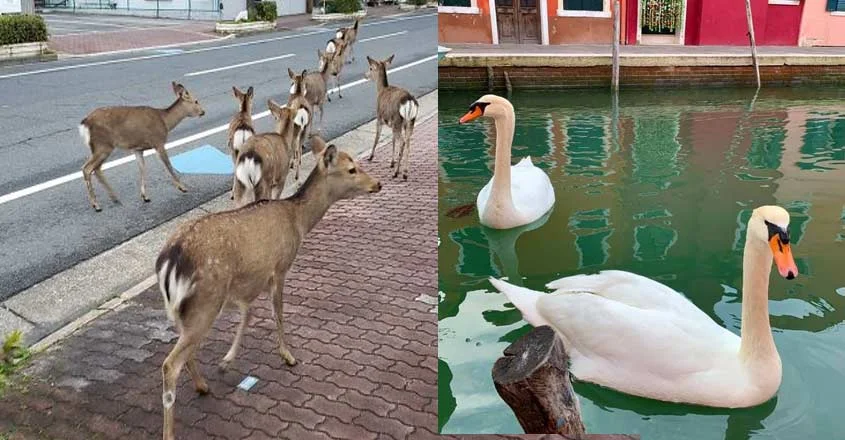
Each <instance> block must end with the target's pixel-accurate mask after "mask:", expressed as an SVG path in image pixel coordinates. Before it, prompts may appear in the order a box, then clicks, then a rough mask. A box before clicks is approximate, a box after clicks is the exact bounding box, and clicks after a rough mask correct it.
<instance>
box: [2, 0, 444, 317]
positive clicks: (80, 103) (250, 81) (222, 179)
mask: <svg viewBox="0 0 845 440" xmlns="http://www.w3.org/2000/svg"><path fill="white" fill-rule="evenodd" d="M436 28H437V17H436V15H435V14H430V13H426V14H416V15H406V16H402V17H393V18H384V19H373V20H366V21H365V22H364V23H363V24H362V28H361V31H360V32H359V35H358V43H357V46H356V48H355V55H356V58H357V59H356V61H355V63H354V64H352V65H348V66H347V67H346V69H345V72H344V76H343V84H348V83H352V84H353V85H351V86H350V87H348V88H346V89H345V90H343V99H336V97H332V102H331V103H329V104H328V105H327V106H326V114H325V122H324V127H323V131H322V134H323V135H324V137H326V138H327V139H330V138H333V137H336V136H338V135H340V134H342V133H344V132H346V131H349V130H351V129H353V128H355V127H357V126H359V125H361V124H362V123H365V122H367V121H369V120H371V119H373V118H374V117H375V95H376V93H375V85H374V84H373V83H371V82H364V83H362V84H355V83H354V82H355V81H357V80H360V79H362V78H363V74H364V72H365V71H366V58H365V56H366V55H371V56H373V57H375V58H386V57H387V56H389V55H391V54H395V55H396V58H395V59H394V62H393V65H392V68H394V69H397V68H398V69H397V71H396V72H393V73H391V74H389V80H390V82H391V83H392V84H396V85H400V86H403V87H406V88H408V89H409V90H410V91H411V92H412V93H413V94H414V95H416V96H420V95H423V94H425V93H428V92H430V91H432V90H434V89H436V88H437V71H436V56H435V54H436V48H435V46H436V41H437V33H436ZM333 31H334V27H326V28H319V27H318V28H308V29H303V30H298V31H289V32H279V33H269V34H260V35H255V36H251V37H244V38H237V39H230V40H227V41H222V42H217V43H210V44H204V45H198V46H191V47H190V48H186V49H183V50H160V51H148V52H140V53H132V54H129V55H122V56H111V57H96V58H85V59H76V60H61V61H56V62H50V63H38V64H30V65H25V66H14V67H8V68H4V69H0V132H2V133H3V136H2V138H0V300H2V299H5V298H8V297H10V296H12V295H14V294H15V293H17V292H19V291H21V290H23V289H25V288H27V287H29V286H31V285H33V284H35V283H37V282H39V281H41V280H44V279H46V278H48V277H50V276H52V275H54V274H56V273H58V272H61V271H62V270H65V269H67V268H69V267H71V266H73V265H75V264H77V263H79V262H80V261H83V260H85V259H87V258H90V257H92V256H94V255H97V254H99V253H101V252H103V251H105V250H108V249H110V248H112V247H114V246H116V245H118V244H120V243H122V242H124V241H126V240H128V239H130V238H132V237H134V236H136V235H138V234H140V233H142V232H144V231H146V230H148V229H151V228H153V227H155V226H157V225H159V224H161V223H164V222H166V221H167V220H169V219H172V218H173V217H176V216H177V215H180V214H182V213H184V212H186V211H188V210H190V209H193V208H195V207H196V206H198V205H200V204H202V203H204V202H206V201H208V200H211V199H212V198H214V197H216V196H219V195H221V194H223V193H224V192H226V191H227V190H228V189H230V188H231V177H230V176H227V175H198V174H185V175H183V176H182V181H183V182H184V183H185V185H187V186H188V191H189V192H188V193H186V194H182V193H180V192H179V191H178V190H177V189H176V188H175V187H173V185H172V183H171V181H170V179H169V177H167V174H166V172H165V170H164V167H163V165H162V164H161V162H160V160H159V159H158V158H157V157H156V156H148V157H147V160H146V162H147V173H148V180H147V195H148V196H149V197H150V198H151V199H152V201H151V202H150V203H143V202H142V201H141V199H140V195H139V182H138V166H137V164H136V163H134V161H133V162H130V163H125V164H122V165H118V166H116V167H114V168H111V169H107V170H106V171H105V174H106V178H107V179H108V180H109V182H110V183H111V184H112V186H113V187H114V189H115V191H116V192H117V194H118V196H119V197H120V199H121V201H122V205H113V204H112V203H111V202H110V201H109V199H108V197H107V195H106V193H105V190H104V189H103V188H102V186H100V185H99V184H98V183H97V182H96V179H94V182H95V183H94V186H95V190H96V192H97V196H98V200H99V201H100V204H101V206H102V207H103V211H102V212H100V213H96V212H95V211H94V210H93V209H92V208H91V207H90V206H89V204H88V200H87V197H86V191H85V185H84V183H83V181H82V179H81V178H68V179H67V180H68V181H67V182H64V183H59V184H55V185H53V184H47V185H50V187H49V188H47V189H43V190H40V191H37V192H33V193H31V194H26V195H25V194H23V193H22V192H21V191H24V190H27V189H30V190H31V189H40V188H43V187H44V186H45V182H49V181H51V180H52V179H56V178H61V177H62V176H66V175H70V174H72V173H76V172H78V171H79V170H80V169H81V167H82V164H83V163H84V162H85V160H86V159H87V157H88V155H89V151H88V148H87V147H86V146H84V145H83V143H82V141H81V140H80V138H79V135H78V132H77V126H78V124H79V122H80V121H81V120H82V119H83V118H84V117H85V116H86V115H87V114H88V113H89V112H90V111H91V110H93V109H94V108H96V107H100V106H106V105H152V106H156V107H166V106H168V105H169V104H170V103H171V102H172V101H173V98H174V96H173V92H172V90H171V87H170V82H171V81H172V80H176V81H179V82H181V83H183V84H184V85H185V87H186V88H188V90H189V91H190V92H191V93H192V94H193V95H194V96H195V97H198V98H199V100H200V103H201V104H202V105H203V107H204V108H205V111H206V115H205V116H204V117H202V118H199V119H186V120H185V121H183V122H182V124H180V125H179V126H178V127H176V129H174V130H173V132H171V133H170V136H169V139H168V141H169V142H174V141H178V140H180V139H183V138H186V137H188V136H192V135H196V134H198V133H201V132H204V131H206V130H212V129H214V128H216V127H220V126H224V125H226V124H228V121H229V119H230V118H231V116H232V114H233V113H234V112H235V110H236V102H235V100H234V98H233V97H232V93H231V88H232V86H233V85H237V86H238V87H241V88H242V89H246V88H247V87H249V86H254V87H255V93H256V97H255V108H254V112H255V113H261V112H264V111H265V110H266V109H267V104H266V103H267V99H268V98H273V99H275V100H276V101H277V102H284V101H286V99H287V93H288V92H287V91H288V89H289V84H290V81H289V79H288V75H287V68H288V67H291V68H293V69H294V70H300V71H301V70H302V69H305V68H309V69H313V68H316V65H317V53H316V52H317V51H316V49H317V48H322V47H324V45H325V42H326V40H327V39H328V38H330V36H331V35H332V33H333ZM371 38H372V39H371ZM368 39H371V40H368ZM285 54H293V55H294V56H292V57H288V58H284V59H277V60H272V61H267V62H262V63H258V64H249V65H245V66H240V67H234V68H229V69H224V70H218V71H215V72H210V73H203V72H204V71H208V70H212V69H220V68H225V67H232V66H233V65H238V64H242V63H249V62H254V61H259V60H266V59H268V58H274V57H279V56H281V55H285ZM423 60H425V61H423ZM414 63H416V64H414ZM409 64H413V65H411V66H410V67H407V68H402V67H403V66H406V65H409ZM186 75H189V76H186ZM256 128H257V129H258V131H269V130H271V129H272V123H271V118H270V117H265V118H262V119H259V120H257V121H256ZM225 136H226V133H225V130H220V131H219V132H218V133H215V134H211V135H207V136H204V137H202V138H199V139H195V140H192V141H191V142H187V143H185V144H184V145H180V146H178V147H176V148H173V149H171V150H169V151H168V153H169V155H170V156H171V158H172V157H173V156H174V155H176V154H179V153H180V152H184V151H187V150H189V149H192V148H196V147H198V146H201V145H204V144H211V145H213V146H216V147H218V148H220V149H221V150H223V151H225V149H224V148H225V142H226V140H225ZM125 155H126V153H125V152H124V151H116V152H115V153H113V154H112V156H111V157H110V158H109V161H113V160H115V159H118V158H120V157H123V156H125ZM363 166H364V168H365V169H366V163H364V164H363ZM38 185H41V186H38ZM152 268H153V262H152V261H150V270H151V271H152Z"/></svg>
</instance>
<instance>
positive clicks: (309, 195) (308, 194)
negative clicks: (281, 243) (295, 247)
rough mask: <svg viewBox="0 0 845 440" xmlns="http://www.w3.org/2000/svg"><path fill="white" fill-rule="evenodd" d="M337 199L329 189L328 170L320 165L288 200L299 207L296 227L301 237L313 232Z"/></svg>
mask: <svg viewBox="0 0 845 440" xmlns="http://www.w3.org/2000/svg"><path fill="white" fill-rule="evenodd" d="M337 199H338V198H337V197H336V196H334V195H333V194H332V193H331V191H330V189H329V186H328V182H327V180H326V170H325V169H321V168H320V166H319V165H318V166H317V167H315V168H314V171H312V172H311V174H309V175H308V179H306V180H305V183H303V184H302V186H301V187H300V188H299V190H298V191H297V192H296V194H294V195H292V196H291V197H290V198H288V200H290V201H291V202H293V203H295V204H296V205H297V210H296V213H297V215H296V225H297V230H298V231H299V234H300V236H303V237H304V236H305V234H307V233H308V232H309V231H311V229H313V228H314V226H316V225H317V223H319V222H320V219H322V218H323V216H324V215H325V214H326V211H328V210H329V207H330V206H331V205H332V204H333V203H334V202H336V201H337Z"/></svg>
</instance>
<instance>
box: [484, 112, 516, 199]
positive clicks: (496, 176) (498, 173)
mask: <svg viewBox="0 0 845 440" xmlns="http://www.w3.org/2000/svg"><path fill="white" fill-rule="evenodd" d="M495 121H496V162H495V165H494V168H493V188H492V191H491V194H490V198H491V199H492V200H495V201H498V202H500V203H503V204H505V205H506V206H511V205H512V203H513V201H512V199H511V145H513V132H514V126H515V121H514V114H513V111H512V110H511V111H506V112H505V114H503V115H500V116H497V117H496V118H495Z"/></svg>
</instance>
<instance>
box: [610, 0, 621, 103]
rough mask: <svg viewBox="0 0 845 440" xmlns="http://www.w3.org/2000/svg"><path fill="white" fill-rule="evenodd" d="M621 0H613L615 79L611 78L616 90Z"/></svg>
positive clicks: (613, 88)
mask: <svg viewBox="0 0 845 440" xmlns="http://www.w3.org/2000/svg"><path fill="white" fill-rule="evenodd" d="M621 20H622V19H621V18H620V17H619V0H613V79H612V80H611V89H612V90H613V91H614V92H615V91H617V90H619V28H620V21H621Z"/></svg>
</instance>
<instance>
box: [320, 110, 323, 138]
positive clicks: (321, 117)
mask: <svg viewBox="0 0 845 440" xmlns="http://www.w3.org/2000/svg"><path fill="white" fill-rule="evenodd" d="M322 131H323V104H320V132H322Z"/></svg>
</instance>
